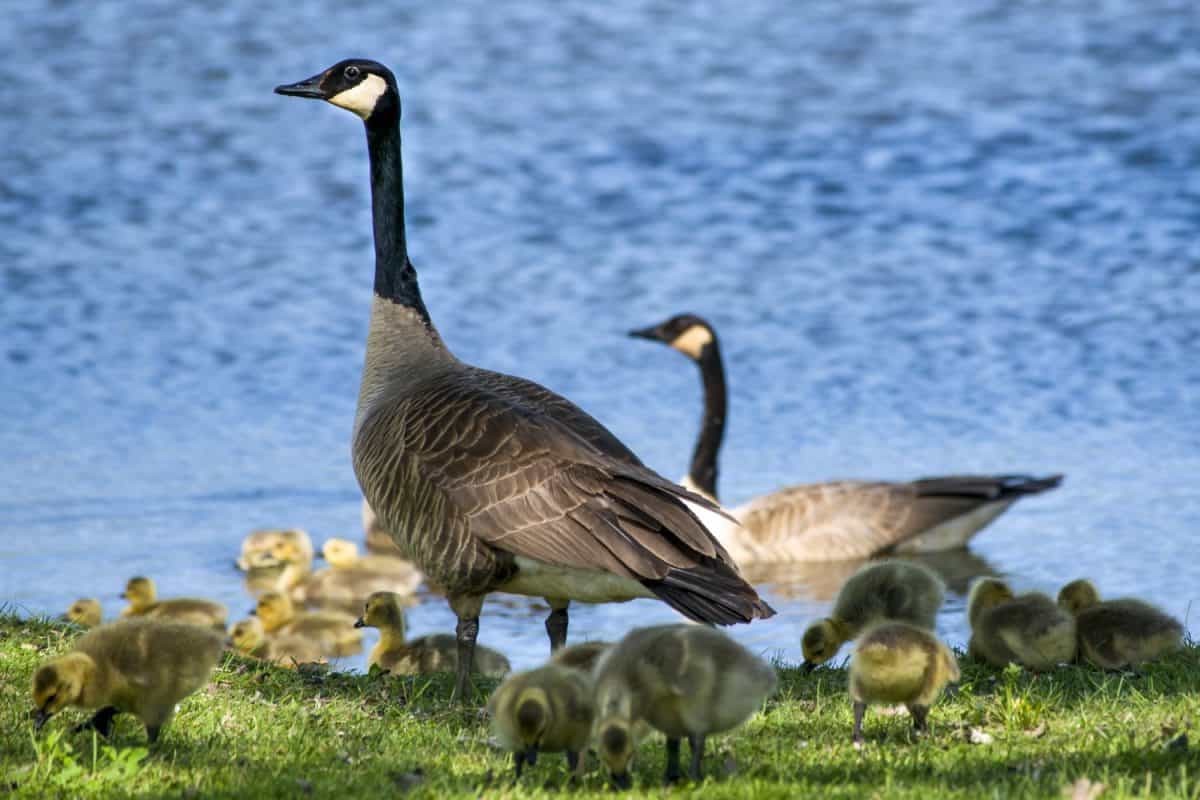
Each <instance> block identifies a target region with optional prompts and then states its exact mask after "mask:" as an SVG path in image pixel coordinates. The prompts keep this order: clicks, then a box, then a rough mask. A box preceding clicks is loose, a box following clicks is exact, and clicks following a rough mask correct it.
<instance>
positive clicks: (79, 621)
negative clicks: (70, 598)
mask: <svg viewBox="0 0 1200 800" xmlns="http://www.w3.org/2000/svg"><path fill="white" fill-rule="evenodd" d="M62 618H63V619H64V620H66V621H67V622H74V623H75V624H76V625H80V626H82V627H84V628H94V627H96V626H97V625H99V624H100V601H99V600H97V599H96V598H94V597H81V598H79V599H78V600H76V601H75V602H74V603H71V607H70V608H68V609H67V612H66V613H65V614H63V616H62Z"/></svg>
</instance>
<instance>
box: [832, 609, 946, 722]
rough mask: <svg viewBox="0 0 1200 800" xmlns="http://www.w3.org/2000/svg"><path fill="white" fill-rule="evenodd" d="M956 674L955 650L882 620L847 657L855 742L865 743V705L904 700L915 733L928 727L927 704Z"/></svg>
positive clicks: (923, 631)
mask: <svg viewBox="0 0 1200 800" xmlns="http://www.w3.org/2000/svg"><path fill="white" fill-rule="evenodd" d="M958 678H959V672H958V662H957V661H956V660H955V658H954V654H953V653H951V652H950V649H949V648H948V647H946V645H944V644H942V642H941V640H939V639H938V638H937V637H936V636H934V635H933V634H932V633H931V632H929V631H928V630H926V629H924V628H919V627H917V626H916V625H910V624H908V623H907V622H883V623H880V624H878V625H874V626H872V627H871V628H868V629H867V630H866V631H865V632H864V633H863V635H862V637H861V638H859V640H858V643H857V644H856V645H855V648H854V657H853V658H852V659H851V660H850V697H851V698H852V699H853V700H854V735H853V741H854V743H855V744H856V745H861V744H862V743H863V734H862V723H863V715H864V714H865V713H866V711H867V704H868V703H904V704H905V705H906V706H907V707H908V711H909V713H910V714H911V715H912V719H913V730H915V731H916V732H917V733H918V734H922V733H924V732H925V731H926V730H928V722H927V718H928V715H929V706H930V704H932V703H933V701H934V700H935V699H936V698H937V696H938V694H939V693H940V692H941V691H942V688H943V687H944V686H945V685H946V684H947V683H952V682H954V681H957V680H958Z"/></svg>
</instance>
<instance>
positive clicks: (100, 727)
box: [71, 706, 121, 739]
mask: <svg viewBox="0 0 1200 800" xmlns="http://www.w3.org/2000/svg"><path fill="white" fill-rule="evenodd" d="M119 713H121V712H120V711H118V710H117V709H116V708H114V707H113V706H105V707H104V708H102V709H100V710H99V711H97V712H96V713H95V715H93V716H92V718H91V719H89V720H88V721H87V722H82V723H80V724H78V725H76V726H75V727H74V728H72V729H71V733H79V732H80V731H86V730H94V731H95V732H96V733H98V734H100V735H101V736H103V737H104V738H106V739H107V738H108V734H109V733H111V732H112V721H113V717H115V716H116V715H117V714H119Z"/></svg>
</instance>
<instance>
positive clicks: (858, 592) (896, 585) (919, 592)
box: [801, 561, 946, 672]
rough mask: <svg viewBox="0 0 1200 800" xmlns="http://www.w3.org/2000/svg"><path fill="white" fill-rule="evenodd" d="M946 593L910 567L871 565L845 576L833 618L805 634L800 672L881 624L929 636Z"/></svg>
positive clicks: (934, 579) (926, 573)
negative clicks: (897, 624) (891, 622)
mask: <svg viewBox="0 0 1200 800" xmlns="http://www.w3.org/2000/svg"><path fill="white" fill-rule="evenodd" d="M945 595H946V587H945V585H944V584H943V583H942V581H941V578H939V577H938V576H937V575H935V574H934V572H933V570H931V569H929V568H928V567H925V566H922V565H921V564H917V563H914V562H912V561H876V562H874V563H871V564H867V565H865V566H863V567H862V568H861V569H859V570H858V571H857V572H855V573H854V574H853V575H851V576H850V579H849V580H847V581H846V583H845V585H843V586H842V589H841V591H840V592H838V596H837V602H836V603H834V606H833V614H831V615H830V616H828V617H825V618H824V619H822V620H818V621H816V622H814V623H813V624H812V625H810V626H809V627H808V629H807V630H806V631H805V632H804V638H803V639H802V640H801V648H802V649H803V651H804V664H803V667H804V668H805V669H806V670H808V671H810V672H811V671H812V670H813V669H814V668H815V667H816V666H817V665H818V664H824V663H825V662H826V661H828V660H829V659H831V658H833V657H834V656H835V655H837V652H838V650H840V649H841V647H842V645H843V644H845V643H846V642H848V641H850V640H851V639H853V638H854V637H855V636H857V635H858V634H859V632H860V631H862V630H863V629H864V628H866V627H867V626H868V625H871V624H873V623H875V622H880V621H882V620H895V621H898V622H909V623H912V624H913V625H917V626H919V627H921V628H926V629H928V630H933V628H934V625H935V624H936V623H937V613H938V609H940V608H941V607H942V600H943V598H944V597H945Z"/></svg>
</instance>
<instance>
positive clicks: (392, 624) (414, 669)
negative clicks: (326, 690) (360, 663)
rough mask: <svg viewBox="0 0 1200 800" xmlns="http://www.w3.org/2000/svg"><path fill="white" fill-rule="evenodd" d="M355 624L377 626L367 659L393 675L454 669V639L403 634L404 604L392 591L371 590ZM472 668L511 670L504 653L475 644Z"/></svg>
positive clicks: (496, 673) (495, 672)
mask: <svg viewBox="0 0 1200 800" xmlns="http://www.w3.org/2000/svg"><path fill="white" fill-rule="evenodd" d="M354 627H356V628H378V629H379V641H378V642H377V643H376V644H375V646H374V647H373V648H371V654H370V656H368V658H367V663H368V664H369V665H370V666H372V667H379V668H380V669H382V670H385V671H387V672H390V673H392V674H393V675H424V674H428V673H430V672H456V671H457V670H458V642H457V640H456V639H455V638H454V637H453V636H451V635H449V634H446V633H433V634H429V635H427V636H418V637H417V638H416V639H407V638H405V629H404V628H405V626H404V608H403V607H402V606H401V605H400V597H399V596H398V595H397V594H395V593H394V592H375V593H374V594H372V595H371V596H370V597H368V598H367V602H366V605H365V606H364V607H363V614H362V616H361V617H359V618H358V619H357V620H355V621H354ZM473 669H474V671H475V672H477V673H479V674H480V675H487V676H490V677H495V678H501V677H504V676H505V675H507V674H508V673H509V672H510V671H512V665H510V664H509V663H508V659H507V658H505V657H504V654H503V653H501V652H499V651H497V650H493V649H492V648H490V647H484V646H483V645H481V644H477V645H475V664H474V666H473Z"/></svg>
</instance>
